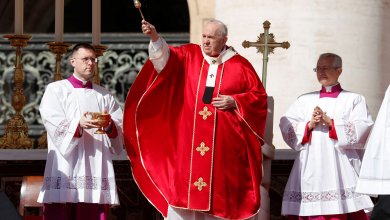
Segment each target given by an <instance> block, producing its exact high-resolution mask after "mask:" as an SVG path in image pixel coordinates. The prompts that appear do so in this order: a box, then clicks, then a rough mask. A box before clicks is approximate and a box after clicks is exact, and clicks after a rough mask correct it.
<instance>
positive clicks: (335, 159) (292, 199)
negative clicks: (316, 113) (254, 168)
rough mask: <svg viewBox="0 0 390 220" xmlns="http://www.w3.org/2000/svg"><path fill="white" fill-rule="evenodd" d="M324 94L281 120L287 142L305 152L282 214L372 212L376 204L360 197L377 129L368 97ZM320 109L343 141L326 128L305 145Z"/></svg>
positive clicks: (299, 103)
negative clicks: (367, 148)
mask: <svg viewBox="0 0 390 220" xmlns="http://www.w3.org/2000/svg"><path fill="white" fill-rule="evenodd" d="M319 97H320V93H319V92H312V93H308V94H304V95H302V96H300V97H299V98H298V99H297V100H296V101H295V103H294V104H293V105H292V106H291V107H290V108H289V110H288V111H287V113H286V114H285V115H284V116H283V117H282V118H281V120H280V125H279V126H280V129H281V131H282V135H283V139H284V140H285V142H286V143H287V144H288V145H289V146H290V147H291V148H292V149H294V150H296V151H299V154H298V156H297V158H296V159H295V162H294V165H293V168H292V170H291V173H290V177H289V179H288V182H287V185H286V188H285V191H284V196H283V203H282V215H299V216H313V215H329V214H342V213H350V212H355V211H358V210H361V209H371V208H372V206H373V204H372V202H371V199H370V198H369V197H368V196H366V195H362V194H358V193H355V187H356V181H357V178H358V174H359V167H360V164H361V153H362V148H363V147H364V143H365V141H366V138H367V136H368V133H369V131H370V128H371V126H372V124H373V122H372V119H371V115H370V113H369V112H368V109H367V105H366V102H365V99H364V97H363V96H361V95H359V94H356V93H352V92H348V91H342V92H341V93H340V94H339V95H338V97H337V98H329V97H326V98H319ZM316 106H319V107H320V108H321V109H322V110H323V111H325V112H326V113H327V115H328V116H329V117H330V118H332V119H333V120H334V126H335V129H336V133H337V138H338V140H334V139H331V138H329V128H328V126H326V125H323V124H320V125H319V126H317V127H316V128H314V129H313V131H312V136H311V141H310V142H309V143H306V144H304V145H302V144H301V142H302V139H303V135H304V132H305V127H306V124H307V123H308V122H309V121H310V119H311V116H312V113H313V110H314V108H315V107H316Z"/></svg>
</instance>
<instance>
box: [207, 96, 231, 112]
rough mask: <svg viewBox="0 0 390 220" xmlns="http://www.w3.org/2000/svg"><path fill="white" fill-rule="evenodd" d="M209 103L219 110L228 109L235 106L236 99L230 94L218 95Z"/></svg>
mask: <svg viewBox="0 0 390 220" xmlns="http://www.w3.org/2000/svg"><path fill="white" fill-rule="evenodd" d="M211 104H212V105H213V106H214V107H216V108H218V109H220V110H228V109H231V108H236V107H237V105H236V100H234V98H233V97H232V96H230V95H219V96H218V97H215V98H213V101H212V102H211Z"/></svg>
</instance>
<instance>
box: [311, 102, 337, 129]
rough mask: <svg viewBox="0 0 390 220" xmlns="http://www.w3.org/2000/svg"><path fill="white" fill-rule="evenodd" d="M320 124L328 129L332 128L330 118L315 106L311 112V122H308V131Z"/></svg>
mask: <svg viewBox="0 0 390 220" xmlns="http://www.w3.org/2000/svg"><path fill="white" fill-rule="evenodd" d="M320 123H322V124H324V125H327V126H328V127H331V126H332V120H331V119H330V117H329V116H328V115H326V112H324V111H322V109H321V108H320V107H318V106H316V107H315V108H314V110H313V113H312V116H311V120H310V122H309V129H310V130H312V129H314V128H315V127H317V125H319V124H320Z"/></svg>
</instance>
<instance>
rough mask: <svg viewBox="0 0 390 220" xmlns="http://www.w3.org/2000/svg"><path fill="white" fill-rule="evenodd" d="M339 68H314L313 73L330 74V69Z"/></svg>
mask: <svg viewBox="0 0 390 220" xmlns="http://www.w3.org/2000/svg"><path fill="white" fill-rule="evenodd" d="M337 68H339V67H318V66H317V67H316V68H313V71H314V72H316V73H318V72H328V71H329V70H330V69H337Z"/></svg>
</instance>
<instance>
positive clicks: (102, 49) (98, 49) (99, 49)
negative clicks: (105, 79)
mask: <svg viewBox="0 0 390 220" xmlns="http://www.w3.org/2000/svg"><path fill="white" fill-rule="evenodd" d="M93 47H94V48H95V51H96V58H98V57H101V56H103V54H104V52H106V50H107V47H106V46H103V45H93ZM93 83H95V84H98V85H100V76H99V59H98V62H97V63H96V65H95V76H94V77H93Z"/></svg>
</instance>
